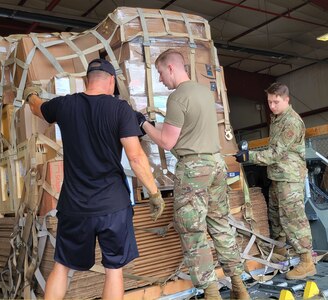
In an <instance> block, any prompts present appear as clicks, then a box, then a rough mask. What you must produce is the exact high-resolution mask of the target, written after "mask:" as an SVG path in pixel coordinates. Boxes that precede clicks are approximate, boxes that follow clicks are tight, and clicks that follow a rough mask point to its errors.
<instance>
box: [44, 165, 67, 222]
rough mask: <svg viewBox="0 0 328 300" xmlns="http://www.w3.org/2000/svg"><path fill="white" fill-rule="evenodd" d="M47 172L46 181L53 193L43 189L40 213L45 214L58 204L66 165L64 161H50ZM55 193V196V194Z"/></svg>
mask: <svg viewBox="0 0 328 300" xmlns="http://www.w3.org/2000/svg"><path fill="white" fill-rule="evenodd" d="M46 172H47V174H46V177H45V180H46V183H47V184H48V185H49V187H50V188H51V190H52V193H53V195H51V194H49V193H48V192H47V191H46V190H45V189H44V190H43V194H42V198H41V203H40V208H39V215H40V216H44V215H46V214H47V213H48V212H49V211H51V210H53V209H55V208H56V206H57V202H58V200H57V199H58V196H59V193H60V190H61V186H62V184H63V180H64V167H63V161H62V160H60V161H52V162H48V166H47V170H46ZM54 195H55V196H54Z"/></svg>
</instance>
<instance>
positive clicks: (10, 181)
mask: <svg viewBox="0 0 328 300" xmlns="http://www.w3.org/2000/svg"><path fill="white" fill-rule="evenodd" d="M15 47H16V50H17V51H15V52H10V51H9V54H8V53H7V54H6V57H7V58H8V60H7V61H6V62H5V64H2V66H4V65H6V66H7V68H6V70H5V71H6V74H7V75H6V76H7V77H8V78H10V82H11V85H12V86H14V88H13V90H14V94H13V95H14V96H13V97H12V99H11V100H10V101H9V100H8V101H9V102H10V103H8V104H7V105H11V107H12V108H13V109H12V111H13V113H12V114H11V115H10V117H11V121H5V124H7V127H6V126H5V125H4V126H2V127H1V128H3V135H4V136H6V137H5V140H7V139H8V141H9V142H8V143H7V144H8V154H7V155H5V152H3V153H1V155H2V156H1V157H2V160H1V161H0V168H1V172H0V174H1V176H0V180H1V182H2V183H1V185H2V187H3V188H2V191H3V192H2V194H1V200H2V202H5V201H7V199H9V203H19V202H17V200H21V203H23V204H24V205H21V206H18V205H17V204H15V205H13V204H11V205H10V206H9V208H8V207H7V208H6V210H8V209H9V210H11V212H15V213H16V214H18V215H19V216H21V217H24V218H26V220H27V221H26V223H27V224H31V223H33V222H32V219H33V218H34V217H35V216H36V215H38V216H39V217H38V221H40V220H42V219H43V217H45V215H46V214H47V213H48V212H49V211H50V210H52V209H53V208H55V206H56V203H57V199H58V194H59V191H60V187H61V183H62V180H63V165H62V160H61V158H62V148H61V146H62V145H61V136H60V131H59V129H58V126H56V124H51V125H49V124H46V123H45V122H43V121H42V120H40V119H38V118H36V117H35V116H32V115H31V113H30V111H29V109H28V107H27V106H26V105H24V102H23V99H22V93H23V90H24V87H25V86H27V85H30V84H38V85H39V86H40V87H41V88H42V90H43V92H42V94H41V97H42V98H44V99H46V100H47V99H51V98H52V97H54V96H55V95H63V94H67V93H74V92H80V91H83V90H84V88H85V85H84V76H85V73H86V69H87V65H88V62H89V61H90V60H92V59H93V58H96V57H106V58H107V59H108V60H110V61H111V62H112V64H113V65H114V67H115V68H116V71H117V80H118V87H119V90H120V95H121V98H122V99H125V100H127V101H128V102H129V103H130V104H131V106H132V107H133V108H134V109H136V110H138V111H141V112H147V113H148V114H149V117H150V118H151V119H154V120H157V121H162V120H163V117H164V115H165V107H166V101H167V97H168V95H169V94H170V91H168V90H167V88H166V87H165V86H164V85H162V84H161V83H159V78H158V73H157V71H156V69H155V66H154V62H155V59H156V58H157V56H158V55H159V54H160V53H161V52H163V51H165V50H166V49H168V48H175V49H178V50H179V51H181V53H182V54H183V56H184V58H185V61H186V68H187V70H188V72H189V75H190V77H191V78H192V79H193V80H197V81H199V82H201V83H203V84H204V85H206V86H208V88H209V89H210V90H211V91H212V92H213V95H214V98H215V101H216V111H217V116H218V124H219V125H218V126H219V136H217V137H213V138H218V139H219V140H220V144H221V147H222V153H224V154H231V153H234V152H235V151H236V144H235V141H234V139H233V136H232V133H231V128H230V124H229V118H228V114H229V107H228V104H227V101H226V91H225V85H224V81H223V73H222V68H221V67H220V66H219V62H218V58H217V54H216V50H215V48H214V46H213V42H212V40H211V36H210V28H209V25H208V22H207V21H206V20H205V19H203V18H201V17H199V16H194V15H189V14H184V13H177V12H172V11H162V10H150V9H139V8H128V7H123V8H117V9H116V10H115V11H114V12H113V13H111V14H109V15H108V17H107V18H106V19H105V20H104V21H102V22H101V23H100V24H99V25H98V26H96V27H95V28H93V29H90V30H88V31H86V32H83V33H81V34H76V33H55V34H30V35H26V36H22V37H20V38H19V39H17V40H16V43H15ZM7 48H8V47H7ZM8 49H9V48H8ZM0 52H1V51H0ZM2 72H4V71H3V69H2ZM3 74H4V73H3ZM2 78H3V77H2ZM2 100H4V96H3V95H2ZM3 105H4V102H2V108H3V110H2V111H3V113H4V118H3V119H5V118H6V117H7V118H9V115H8V114H6V113H7V112H8V111H9V110H10V106H8V108H7V109H6V110H5V108H6V106H3ZM8 124H9V125H8ZM12 125H14V126H12ZM6 128H8V129H6ZM229 134H230V135H231V139H230V135H229ZM2 140H3V139H2ZM142 146H143V147H144V149H145V151H146V153H147V154H148V157H149V160H150V163H151V167H152V169H153V173H154V176H155V178H156V180H157V183H158V186H159V187H160V188H161V189H162V190H167V189H168V190H170V189H172V188H173V181H172V179H173V173H174V165H175V162H176V160H175V158H174V157H173V156H172V154H171V153H169V152H165V151H163V150H162V149H159V148H158V146H157V145H155V144H154V143H152V142H151V141H150V139H149V138H148V137H147V136H145V137H144V138H143V140H142ZM227 164H228V168H229V171H231V172H233V173H234V174H236V175H238V174H239V172H240V169H239V164H237V163H236V162H235V161H234V160H228V159H227ZM236 177H238V176H236ZM131 182H135V181H134V180H132V181H131ZM134 188H136V189H137V188H138V184H136V185H135V186H134ZM234 188H235V189H237V190H238V189H239V190H240V188H241V185H240V184H239V182H238V181H237V182H236V183H235V184H234ZM31 195H32V196H33V197H34V198H33V200H31ZM11 198H14V199H15V201H16V202H15V201H12V202H11V201H10V199H11ZM232 199H237V200H238V201H237V202H238V205H239V206H242V203H243V202H244V198H243V194H242V193H241V191H239V192H238V193H237V196H236V195H235V196H233V197H232ZM256 199H257V200H258V202H257V204H256V205H262V207H263V211H264V210H266V207H265V202H264V199H262V198H261V197H256ZM165 201H166V202H167V209H166V210H165V212H164V215H163V217H161V219H160V220H159V223H156V226H163V227H166V226H167V227H166V228H167V229H168V231H167V234H166V235H165V237H162V238H159V237H158V236H157V235H156V234H154V233H153V232H152V230H151V229H153V227H154V223H153V222H152V221H151V220H150V219H149V216H148V204H147V203H146V204H145V201H144V200H143V199H141V198H137V199H136V206H135V229H136V233H137V241H138V245H139V249H140V253H141V257H140V258H139V259H137V260H135V261H134V262H132V263H131V264H130V265H129V266H127V267H126V268H125V273H126V279H125V289H126V290H129V289H133V288H137V287H142V286H146V285H150V284H152V283H154V280H155V279H156V280H157V282H162V281H163V280H166V279H169V278H171V275H173V276H172V278H173V279H176V276H175V275H174V274H175V272H177V271H178V270H179V265H180V263H181V261H182V253H181V247H180V243H179V240H178V237H177V234H176V233H175V231H174V230H173V228H172V227H171V225H170V223H171V222H172V214H173V206H172V202H173V199H172V198H166V199H165ZM25 205H26V207H28V208H29V210H28V211H25V210H24V208H25ZM0 212H2V213H5V212H6V213H7V212H8V211H4V210H2V209H1V206H0ZM239 219H240V220H243V216H242V215H240V216H239ZM55 223H56V222H55V219H51V221H50V225H49V224H48V233H50V234H54V235H55V230H56V229H55V228H56V226H55V225H56V224H55ZM0 226H1V222H0ZM267 228H268V226H267V220H263V223H262V225H261V230H262V231H261V233H262V234H267V233H268V230H266V229H267ZM23 229H24V228H22V230H23ZM31 235H32V234H31ZM31 235H30V236H29V235H26V236H27V237H26V240H23V241H22V243H23V244H25V245H28V244H29V243H28V241H29V238H30V239H31ZM24 238H25V236H24ZM22 243H21V244H22ZM240 246H241V249H243V248H244V247H245V244H241V245H240ZM17 252H18V253H19V255H20V254H21V253H20V249H19V250H18V251H17ZM41 252H42V251H39V255H40V253H41ZM253 253H256V249H253ZM19 255H18V256H19ZM18 261H22V258H21V257H18ZM38 261H39V262H40V270H41V271H42V274H43V275H44V277H45V278H47V276H48V274H49V272H50V270H51V267H52V265H53V263H54V262H53V247H52V245H50V242H49V240H48V245H47V247H46V250H45V251H44V253H43V255H41V257H39V260H38ZM99 262H100V252H99V249H97V263H99ZM183 270H184V271H186V268H184V269H183ZM95 272H96V273H95ZM103 278H104V276H103V274H102V273H101V272H100V273H99V269H97V271H89V272H83V273H80V274H79V273H78V274H77V275H76V276H74V277H73V280H72V282H71V288H70V290H69V292H68V293H69V294H68V296H69V297H72V298H79V299H82V298H84V297H99V296H100V288H99V285H100V284H101V283H102V282H103ZM151 279H153V280H151ZM156 280H155V281H156ZM86 282H88V283H90V284H89V285H88V289H84V290H83V289H80V287H81V285H83V286H84V287H86V285H85V283H86ZM24 286H30V283H27V282H25V283H24ZM40 293H41V294H42V291H40Z"/></svg>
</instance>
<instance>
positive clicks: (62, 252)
mask: <svg viewBox="0 0 328 300" xmlns="http://www.w3.org/2000/svg"><path fill="white" fill-rule="evenodd" d="M132 217H133V208H132V207H131V206H129V207H128V208H125V209H122V210H119V211H117V212H115V213H111V214H108V215H104V216H97V217H79V216H67V215H63V214H61V213H57V218H58V225H57V236H56V249H55V261H56V262H58V263H60V264H62V265H64V266H66V267H68V268H70V269H73V270H79V271H86V270H89V269H90V268H91V267H92V266H93V265H94V263H95V246H96V237H97V238H98V242H99V246H100V248H101V251H102V261H101V262H102V264H103V266H104V267H105V268H109V269H118V268H121V267H123V266H124V265H126V264H127V263H129V262H130V261H132V260H133V259H135V258H137V257H138V256H139V253H138V248H137V243H136V239H135V236H134V229H133V222H132Z"/></svg>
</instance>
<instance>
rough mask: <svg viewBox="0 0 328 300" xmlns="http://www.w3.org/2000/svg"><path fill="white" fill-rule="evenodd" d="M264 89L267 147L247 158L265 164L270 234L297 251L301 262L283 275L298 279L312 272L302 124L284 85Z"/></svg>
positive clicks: (310, 274)
mask: <svg viewBox="0 0 328 300" xmlns="http://www.w3.org/2000/svg"><path fill="white" fill-rule="evenodd" d="M266 92H267V96H268V104H269V107H270V109H271V111H272V112H273V115H272V116H271V126H270V140H269V147H268V149H267V150H262V151H250V152H249V161H250V162H253V163H256V164H259V165H265V166H267V173H268V178H269V179H271V180H272V183H271V186H270V191H269V220H270V224H271V231H272V232H271V234H272V238H273V239H277V240H280V241H284V242H285V241H286V238H287V240H288V242H289V243H290V244H291V245H292V247H293V248H294V249H295V251H296V253H297V254H299V255H300V259H301V263H300V264H299V265H298V266H297V267H296V268H294V269H293V270H292V271H290V272H288V273H287V274H286V277H287V279H302V278H305V277H306V276H312V275H314V274H315V273H316V269H315V266H314V264H313V262H312V256H311V252H312V236H311V230H310V225H309V221H308V219H307V217H306V214H305V208H304V186H305V185H304V180H305V176H306V173H307V169H306V163H305V142H304V136H305V126H304V123H303V121H302V119H301V117H300V116H299V115H298V114H297V113H296V112H295V111H294V110H293V109H292V107H291V106H290V105H289V90H288V87H287V86H286V85H284V84H281V83H273V84H272V85H271V86H270V87H269V88H268V89H267V91H266ZM280 250H282V249H280ZM277 252H278V253H279V249H278V251H277ZM283 252H284V251H282V253H283ZM280 253H281V252H280Z"/></svg>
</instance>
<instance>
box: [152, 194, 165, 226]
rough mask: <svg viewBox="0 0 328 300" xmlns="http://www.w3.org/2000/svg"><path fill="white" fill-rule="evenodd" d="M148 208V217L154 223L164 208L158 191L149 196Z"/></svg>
mask: <svg viewBox="0 0 328 300" xmlns="http://www.w3.org/2000/svg"><path fill="white" fill-rule="evenodd" d="M149 207H150V217H151V218H152V219H153V221H156V220H157V219H158V218H159V217H160V216H161V214H162V213H163V210H164V207H165V202H164V200H163V198H162V195H161V192H160V191H158V192H157V193H155V194H149Z"/></svg>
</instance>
